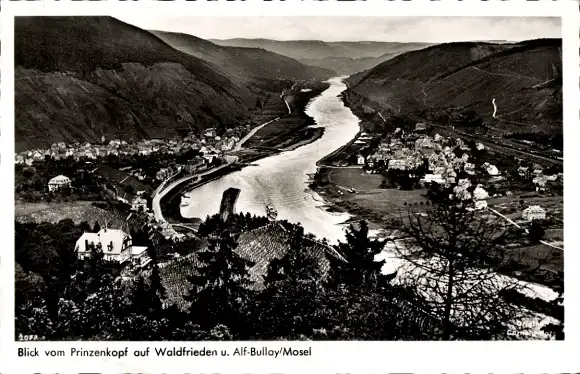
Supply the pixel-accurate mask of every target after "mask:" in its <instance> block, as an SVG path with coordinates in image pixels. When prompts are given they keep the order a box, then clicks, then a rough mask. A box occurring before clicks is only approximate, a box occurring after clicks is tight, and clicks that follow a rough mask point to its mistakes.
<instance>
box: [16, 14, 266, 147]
mask: <svg viewBox="0 0 580 374" xmlns="http://www.w3.org/2000/svg"><path fill="white" fill-rule="evenodd" d="M14 45H15V120H16V129H15V136H16V150H17V151H19V150H22V149H27V148H32V147H47V146H50V145H51V144H52V143H54V142H57V141H65V142H74V141H89V142H95V141H97V140H98V139H100V138H101V136H103V135H104V136H106V137H107V139H110V138H121V139H130V138H135V139H137V138H146V137H166V136H171V135H177V134H179V133H180V132H183V131H189V129H190V128H203V127H207V126H211V125H214V124H215V123H216V122H221V123H224V124H225V125H231V124H234V123H236V122H238V121H240V120H243V119H244V118H246V116H247V114H246V109H247V108H248V107H249V106H251V105H252V104H253V100H255V98H254V97H253V96H252V95H251V93H250V92H248V91H247V90H246V89H244V88H241V87H239V86H238V85H236V84H235V83H234V82H232V80H231V79H229V78H228V77H226V76H224V75H223V74H222V73H221V72H220V71H218V70H217V69H216V68H215V67H214V66H212V65H210V64H208V63H206V62H204V61H202V60H200V59H198V58H196V57H193V56H190V55H188V54H185V53H183V52H180V51H177V50H175V49H174V48H172V47H170V46H169V45H167V44H166V43H164V42H163V41H162V40H160V39H159V38H157V37H156V36H154V35H152V34H150V33H148V32H146V31H144V30H141V29H139V28H136V27H133V26H130V25H128V24H125V23H123V22H120V21H118V20H116V19H114V18H110V17H16V19H15V35H14Z"/></svg>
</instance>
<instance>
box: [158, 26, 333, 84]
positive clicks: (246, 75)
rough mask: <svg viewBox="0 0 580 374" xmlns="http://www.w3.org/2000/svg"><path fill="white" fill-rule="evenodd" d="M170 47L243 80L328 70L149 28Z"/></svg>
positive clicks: (323, 75) (322, 74)
mask: <svg viewBox="0 0 580 374" xmlns="http://www.w3.org/2000/svg"><path fill="white" fill-rule="evenodd" d="M151 33H153V34H154V35H156V36H157V37H159V38H160V39H161V40H163V41H165V42H166V43H167V44H169V45H170V46H172V47H173V48H175V49H177V50H179V51H182V52H185V53H188V54H190V55H192V56H195V57H198V58H200V59H203V60H205V61H208V62H211V63H212V64H214V65H216V66H219V67H220V68H221V69H222V70H223V71H224V72H225V73H226V74H228V75H229V76H232V77H235V78H237V79H238V80H241V81H244V82H252V81H255V80H262V79H293V80H295V79H311V78H315V79H327V78H330V77H332V76H334V75H336V73H335V72H334V71H332V70H330V69H323V68H319V67H314V66H306V65H303V64H301V63H300V62H298V61H296V60H294V59H292V58H289V57H286V56H282V55H279V54H276V53H274V52H269V51H267V50H265V49H259V48H244V47H223V46H220V45H217V44H214V43H212V42H209V41H207V40H204V39H200V38H197V37H195V36H192V35H187V34H181V33H172V32H164V31H151Z"/></svg>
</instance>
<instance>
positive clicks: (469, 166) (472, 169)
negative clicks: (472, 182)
mask: <svg viewBox="0 0 580 374" xmlns="http://www.w3.org/2000/svg"><path fill="white" fill-rule="evenodd" d="M463 170H465V172H466V173H467V174H469V175H474V174H475V164H471V163H469V162H466V163H465V166H464V167H463Z"/></svg>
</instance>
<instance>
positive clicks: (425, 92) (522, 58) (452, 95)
mask: <svg viewBox="0 0 580 374" xmlns="http://www.w3.org/2000/svg"><path fill="white" fill-rule="evenodd" d="M561 65H562V61H561V40H559V39H558V40H555V39H546V40H535V41H528V42H522V43H518V44H484V43H451V44H442V45H438V46H433V47H430V48H426V49H424V50H419V51H414V52H409V53H405V54H402V55H400V56H397V57H395V58H393V59H391V60H389V61H386V62H384V63H382V64H380V65H378V66H376V67H375V68H373V69H371V70H369V71H368V72H366V73H365V74H362V75H361V74H359V75H357V76H354V77H352V79H351V80H350V82H349V83H350V84H351V87H352V89H353V90H354V91H355V92H356V93H357V94H359V95H362V96H364V97H367V98H368V99H370V100H372V101H374V102H376V103H378V104H379V105H381V106H383V107H384V109H390V110H393V111H396V112H399V111H402V112H417V111H420V110H424V109H427V110H433V109H435V110H438V109H442V108H458V107H460V108H469V109H473V110H475V111H476V112H477V113H478V114H479V115H480V116H481V117H482V118H484V120H485V121H486V122H487V123H493V124H494V126H496V125H497V126H501V125H502V124H510V125H517V126H520V127H521V129H520V130H524V131H528V130H531V129H536V128H538V127H539V128H544V129H545V128H546V127H549V128H552V127H553V128H557V127H561V126H562V111H561V108H562V83H561ZM494 99H495V103H496V105H497V108H498V112H497V116H496V117H497V118H493V117H492V114H493V104H492V100H494Z"/></svg>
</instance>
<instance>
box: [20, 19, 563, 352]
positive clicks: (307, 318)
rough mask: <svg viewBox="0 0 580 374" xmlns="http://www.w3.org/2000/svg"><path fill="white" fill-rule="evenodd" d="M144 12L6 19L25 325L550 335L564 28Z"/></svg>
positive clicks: (555, 334) (408, 335)
mask: <svg viewBox="0 0 580 374" xmlns="http://www.w3.org/2000/svg"><path fill="white" fill-rule="evenodd" d="M288 20H290V21H287V22H292V21H291V20H292V18H288ZM426 20H427V21H428V20H429V19H427V18H426ZM214 21H215V24H216V25H220V22H225V21H223V20H222V21H219V20H218V19H217V18H216V19H215V20H213V19H212V22H214ZM254 21H255V22H256V24H259V23H260V22H266V21H265V19H258V18H256V19H254ZM363 21H364V19H363V20H362V21H361V19H357V20H353V21H352V22H354V23H353V24H354V25H355V26H356V29H357V30H361V27H366V26H367V25H366V24H364V22H363ZM427 21H425V22H427ZM142 22H144V23H140V25H141V26H140V27H137V26H134V25H132V24H130V23H127V22H124V21H121V20H119V19H116V18H112V17H100V16H82V17H76V16H68V17H60V16H59V17H16V19H15V43H14V44H15V97H14V99H15V148H16V155H15V167H14V174H15V178H14V182H15V218H14V219H15V230H16V232H15V238H16V239H15V240H16V248H15V263H16V264H15V269H16V270H15V288H16V292H15V294H16V298H15V304H16V322H15V329H16V332H17V333H18V334H21V335H22V334H34V335H39V336H42V337H43V339H45V338H46V340H59V339H65V340H121V341H122V340H169V341H171V340H199V341H207V340H377V341H383V340H529V339H532V340H553V339H556V340H562V339H563V336H564V335H563V331H564V319H563V316H564V307H563V297H564V296H563V294H564V242H565V241H564V233H563V219H564V199H563V192H564V173H563V171H564V168H563V113H562V112H563V108H562V103H563V98H562V95H563V90H562V82H563V72H562V61H561V59H562V40H561V39H553V38H548V37H546V38H544V39H531V40H524V41H514V42H479V41H460V40H458V41H453V40H452V41H442V42H438V43H428V42H419V41H417V42H393V41H388V40H389V39H385V38H383V39H385V41H356V38H355V41H330V40H302V39H300V38H297V39H296V40H275V38H276V37H277V36H280V35H283V33H284V32H285V31H286V29H285V27H283V26H282V25H281V26H280V28H270V29H268V30H269V32H270V33H271V34H272V35H271V37H272V38H273V39H266V38H251V37H250V36H248V35H252V34H251V33H249V34H247V35H246V34H244V33H243V32H241V31H240V35H242V36H240V37H238V38H229V39H228V38H223V39H217V38H214V37H213V36H211V37H204V38H201V37H198V36H196V35H197V34H195V33H194V32H192V33H191V34H189V33H185V32H180V31H178V29H179V28H178V27H157V26H160V25H161V24H160V23H151V24H146V22H145V21H142ZM232 22H233V21H232ZM285 22H286V21H285ZM360 22H363V23H360ZM405 22H410V23H411V24H414V22H417V20H416V19H410V18H409V19H406V21H405ZM202 23H203V22H202V21H201V20H199V19H197V21H196V22H192V23H190V26H189V27H191V29H192V30H193V29H196V27H199V28H197V29H196V30H201V31H204V30H205V31H206V32H207V30H208V28H207V27H208V26H207V25H205V26H204V27H205V29H204V28H202V26H203V25H201V24H202ZM175 24H176V25H177V22H176V23H175ZM216 25H212V27H213V28H214V32H215V31H224V30H225V31H227V28H226V26H227V25H228V24H227V23H221V25H222V26H221V27H218V26H216ZM284 25H286V26H288V24H286V23H285V24H284ZM376 25H378V24H375V26H376ZM415 25H416V27H417V28H420V27H425V26H424V24H422V23H416V24H415ZM144 26H147V27H144ZM351 26H352V25H351ZM288 27H289V26H288ZM309 27H312V28H315V27H316V24H312V25H310V26H309ZM345 28H346V24H345ZM242 29H243V28H242V27H240V30H242ZM170 30H174V31H170ZM425 30H428V32H429V33H434V34H436V33H437V30H436V29H434V28H426V29H425ZM490 30H491V28H490ZM246 31H247V30H246ZM323 31H324V30H320V32H323ZM338 31H342V30H337V31H336V33H337V35H339V33H338ZM252 32H255V31H252ZM392 32H395V30H392ZM426 32H427V31H426ZM210 34H211V33H210ZM204 35H208V34H207V33H206V34H204ZM216 35H224V33H216ZM235 35H237V34H235ZM296 35H302V34H301V33H298V34H296ZM304 35H308V34H307V33H305V34H304ZM357 35H358V34H357ZM383 35H386V34H383ZM490 35H491V34H490ZM550 35H552V34H550ZM355 36H356V35H352V36H351V37H349V39H352V38H353V37H355ZM268 37H270V35H268ZM332 37H334V36H332ZM336 37H338V36H336ZM494 39H495V38H494ZM401 40H407V39H405V38H403V39H401ZM474 40H475V39H474ZM477 40H479V39H477ZM510 40H518V39H517V38H516V39H513V38H512V39H510ZM78 310H83V311H84V312H85V313H86V315H88V316H90V318H87V317H86V316H85V315H83V316H78V313H77V312H76V311H78ZM377 310H378V311H379V313H377ZM39 316H40V317H39ZM490 321H493V323H490Z"/></svg>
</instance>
